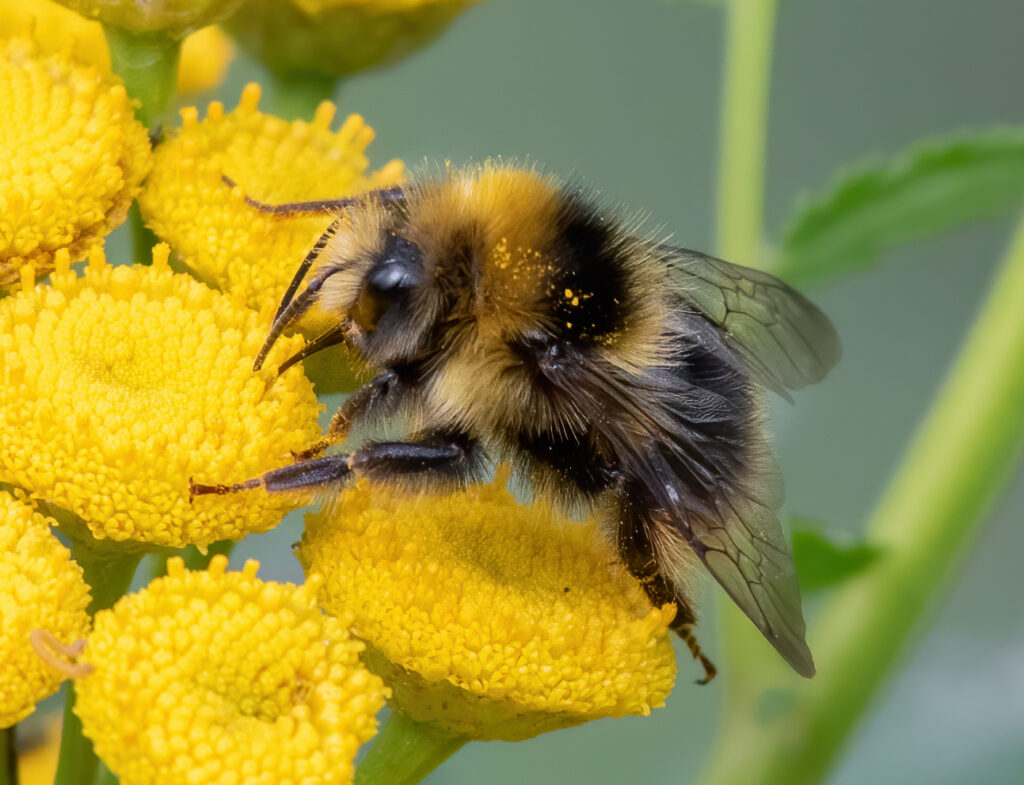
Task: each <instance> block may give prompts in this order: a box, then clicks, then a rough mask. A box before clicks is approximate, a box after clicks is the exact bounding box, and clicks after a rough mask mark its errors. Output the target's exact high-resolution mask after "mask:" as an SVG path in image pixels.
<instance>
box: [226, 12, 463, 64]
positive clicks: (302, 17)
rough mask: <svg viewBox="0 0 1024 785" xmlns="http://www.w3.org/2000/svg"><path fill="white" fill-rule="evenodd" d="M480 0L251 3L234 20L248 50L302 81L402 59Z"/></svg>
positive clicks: (231, 24)
mask: <svg viewBox="0 0 1024 785" xmlns="http://www.w3.org/2000/svg"><path fill="white" fill-rule="evenodd" d="M478 2H479V0H250V2H249V3H248V4H247V6H246V9H245V12H244V13H241V14H237V15H236V16H235V17H234V18H232V19H231V20H230V21H229V22H228V29H229V31H230V32H232V33H233V34H234V35H235V37H236V38H237V39H238V41H239V43H240V44H241V46H242V48H243V49H246V50H247V51H249V52H250V54H252V55H253V56H254V57H256V58H258V59H259V60H261V61H263V62H265V63H266V64H267V65H268V66H269V67H270V68H271V69H272V70H273V71H275V72H276V73H278V74H280V75H282V76H285V77H287V78H291V79H296V80H299V81H303V80H309V79H311V78H313V79H317V78H319V79H320V80H323V79H325V78H326V79H329V80H335V79H340V78H343V77H346V76H349V75H351V74H354V73H356V72H358V71H363V70H365V69H367V68H373V67H375V66H381V65H388V64H390V63H395V62H398V61H399V60H401V59H403V58H404V57H407V56H408V55H410V54H411V53H412V52H415V51H416V50H417V49H419V48H421V47H423V46H425V45H427V44H428V43H430V42H431V41H433V40H434V39H435V38H437V36H439V35H440V34H441V33H442V32H444V30H445V29H446V28H447V27H448V25H449V24H451V23H452V21H453V20H454V19H455V18H456V17H457V16H458V15H459V14H461V13H462V12H463V11H465V10H466V9H467V8H469V7H470V6H473V5H476V3H478Z"/></svg>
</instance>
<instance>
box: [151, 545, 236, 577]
mask: <svg viewBox="0 0 1024 785" xmlns="http://www.w3.org/2000/svg"><path fill="white" fill-rule="evenodd" d="M234 547H235V544H234V543H233V542H232V541H231V540H219V541H217V542H214V543H211V544H210V545H209V547H208V548H207V549H206V553H202V552H201V551H200V550H199V549H198V548H197V547H196V546H195V545H189V546H188V547H186V548H184V549H183V550H180V551H172V550H168V551H166V552H160V553H154V554H153V555H152V557H151V558H152V571H151V574H150V578H162V577H164V576H165V575H166V574H167V560H168V559H169V558H171V557H172V556H181V558H182V559H183V560H184V562H185V568H186V569H188V570H192V571H195V570H205V569H206V568H207V567H209V566H210V560H211V559H213V557H214V556H217V555H218V554H224V555H225V556H230V555H231V551H232V550H233V549H234Z"/></svg>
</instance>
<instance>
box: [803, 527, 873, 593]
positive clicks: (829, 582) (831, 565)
mask: <svg viewBox="0 0 1024 785" xmlns="http://www.w3.org/2000/svg"><path fill="white" fill-rule="evenodd" d="M791 531H792V538H791V539H792V543H793V559H794V561H795V562H796V572H797V575H799V576H800V588H801V589H802V590H803V591H805V592H814V591H820V590H821V589H827V588H829V587H831V586H835V585H836V584H838V583H841V582H843V581H845V580H849V579H850V578H852V577H853V576H855V575H857V574H858V573H860V572H862V571H863V570H865V569H866V568H867V567H868V566H869V565H871V564H872V563H873V562H874V561H875V559H877V558H878V556H879V555H880V554H881V550H880V549H879V548H877V547H876V546H874V545H869V544H868V543H864V542H848V543H839V542H836V541H834V540H832V539H830V538H829V537H828V535H826V534H825V531H824V527H823V526H822V524H821V522H820V521H814V520H808V519H804V518H795V519H793V521H792V529H791Z"/></svg>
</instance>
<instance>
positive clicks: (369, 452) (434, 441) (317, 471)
mask: <svg viewBox="0 0 1024 785" xmlns="http://www.w3.org/2000/svg"><path fill="white" fill-rule="evenodd" d="M476 447H477V445H476V442H475V441H474V440H472V439H470V438H469V437H466V436H462V435H460V434H450V433H449V434H442V433H435V434H428V435H425V436H424V437H423V439H421V440H419V441H409V442H371V443H369V444H366V445H364V446H363V447H360V448H359V449H358V450H356V451H355V452H352V453H339V454H338V455H328V456H327V457H326V458H314V459H312V460H309V461H300V462H299V463H293V464H291V465H290V466H283V467H281V468H280V469H274V470H273V471H271V472H267V473H266V474H264V475H262V476H260V477H254V478H253V479H251V480H246V481H245V482H240V483H236V484H234V485H203V484H201V483H197V482H196V481H195V480H193V479H191V478H190V479H189V496H190V498H191V497H194V496H204V495H207V494H218V495H223V494H228V493H237V492H239V491H246V490H251V489H253V488H265V489H266V490H268V491H270V492H271V493H281V492H284V491H296V490H306V489H318V488H332V487H337V486H339V485H341V484H344V483H345V482H347V481H349V480H351V479H352V478H353V477H355V476H367V477H370V478H371V479H374V480H377V481H380V482H394V481H401V480H409V479H424V480H442V479H447V480H449V481H452V480H454V481H456V482H458V483H460V484H464V483H465V482H467V481H468V480H469V479H470V478H471V477H473V476H474V475H475V474H476V471H475V469H476V468H477V467H479V466H480V464H481V462H480V461H478V460H474V459H475V458H476V454H477V449H476ZM449 484H451V483H450V482H449Z"/></svg>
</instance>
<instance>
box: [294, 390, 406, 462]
mask: <svg viewBox="0 0 1024 785" xmlns="http://www.w3.org/2000/svg"><path fill="white" fill-rule="evenodd" d="M399 389H401V385H400V384H399V379H398V374H397V373H396V372H395V371H392V370H388V371H385V372H384V373H382V374H380V375H379V376H375V377H374V378H373V379H371V380H370V381H369V382H368V383H367V384H365V385H363V386H362V387H360V388H359V389H358V390H356V391H355V392H354V393H352V394H351V395H350V396H349V397H348V400H346V401H345V403H344V404H342V405H341V407H340V408H339V409H338V411H336V412H335V413H334V416H333V417H332V418H331V424H330V426H329V427H328V429H327V434H326V435H325V436H324V437H323V438H322V439H318V440H317V441H316V442H315V443H314V444H313V445H311V446H310V447H308V448H307V449H305V450H303V451H302V452H299V453H295V454H294V455H295V458H296V460H307V459H309V458H315V457H317V456H319V455H323V453H324V451H325V450H326V449H327V448H328V447H331V446H332V445H335V444H340V443H341V442H343V441H345V439H346V438H348V432H349V431H350V430H351V428H352V425H353V424H354V423H355V422H356V421H358V420H361V419H363V418H369V417H374V416H377V415H381V414H386V413H387V412H389V411H391V410H392V409H393V408H394V406H395V405H397V403H398V398H399V397H400V393H399V392H398V391H399Z"/></svg>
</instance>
